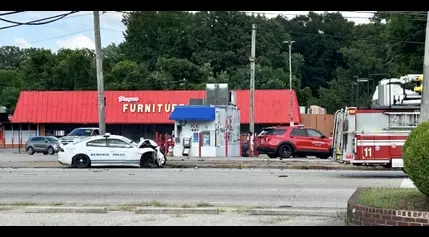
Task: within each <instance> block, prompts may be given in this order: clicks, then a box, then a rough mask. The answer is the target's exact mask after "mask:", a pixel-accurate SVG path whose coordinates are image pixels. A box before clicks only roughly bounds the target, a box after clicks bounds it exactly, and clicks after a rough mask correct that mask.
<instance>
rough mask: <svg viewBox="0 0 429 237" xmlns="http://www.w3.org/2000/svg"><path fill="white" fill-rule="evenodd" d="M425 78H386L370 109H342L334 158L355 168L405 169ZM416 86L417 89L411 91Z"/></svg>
mask: <svg viewBox="0 0 429 237" xmlns="http://www.w3.org/2000/svg"><path fill="white" fill-rule="evenodd" d="M422 77H423V76H422V75H415V74H410V75H406V76H403V77H400V78H390V79H383V80H381V81H380V82H379V83H378V85H377V87H376V88H375V92H374V94H373V98H372V105H371V107H370V108H359V107H346V108H344V109H341V110H338V111H337V112H336V113H335V117H334V130H333V142H332V150H333V151H332V157H333V159H334V160H335V161H338V162H342V163H346V164H352V165H368V166H370V165H372V166H384V167H386V168H403V166H404V165H403V160H402V147H403V145H404V143H405V140H406V139H407V137H408V135H409V134H410V132H411V130H412V129H413V128H415V127H416V126H417V125H418V123H419V115H420V103H421V95H420V93H418V92H419V90H420V89H421V85H420V84H419V83H421V81H422ZM416 82H418V83H417V85H416ZM413 84H414V89H412V87H411V89H408V88H410V86H413ZM416 91H418V92H416Z"/></svg>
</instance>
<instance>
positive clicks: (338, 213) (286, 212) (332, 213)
mask: <svg viewBox="0 0 429 237" xmlns="http://www.w3.org/2000/svg"><path fill="white" fill-rule="evenodd" d="M346 213H347V210H346V209H344V210H342V209H341V210H323V209H322V210H311V209H251V210H250V214H251V215H275V216H324V217H335V218H338V217H345V216H346Z"/></svg>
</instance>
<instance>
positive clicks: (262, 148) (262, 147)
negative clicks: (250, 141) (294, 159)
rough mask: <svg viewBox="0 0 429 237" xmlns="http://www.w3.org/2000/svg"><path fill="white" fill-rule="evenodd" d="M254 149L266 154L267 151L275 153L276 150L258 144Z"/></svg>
mask: <svg viewBox="0 0 429 237" xmlns="http://www.w3.org/2000/svg"><path fill="white" fill-rule="evenodd" d="M256 151H257V152H258V153H260V154H267V153H275V152H277V149H275V148H272V147H268V146H258V147H256Z"/></svg>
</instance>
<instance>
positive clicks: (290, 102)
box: [283, 41, 295, 126]
mask: <svg viewBox="0 0 429 237" xmlns="http://www.w3.org/2000/svg"><path fill="white" fill-rule="evenodd" d="M283 43H287V44H289V93H290V94H289V119H290V122H289V125H290V126H294V122H293V99H292V96H293V95H292V44H293V43H295V41H283Z"/></svg>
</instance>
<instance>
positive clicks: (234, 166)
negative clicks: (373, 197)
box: [165, 163, 386, 171]
mask: <svg viewBox="0 0 429 237" xmlns="http://www.w3.org/2000/svg"><path fill="white" fill-rule="evenodd" d="M165 167H166V168H175V169H180V168H195V167H198V168H201V169H204V168H212V169H294V170H377V171H383V170H386V169H381V168H375V167H359V166H345V165H339V166H334V165H290V164H289V165H288V164H284V165H267V164H204V163H203V164H171V163H170V164H167V165H166V166H165Z"/></svg>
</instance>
